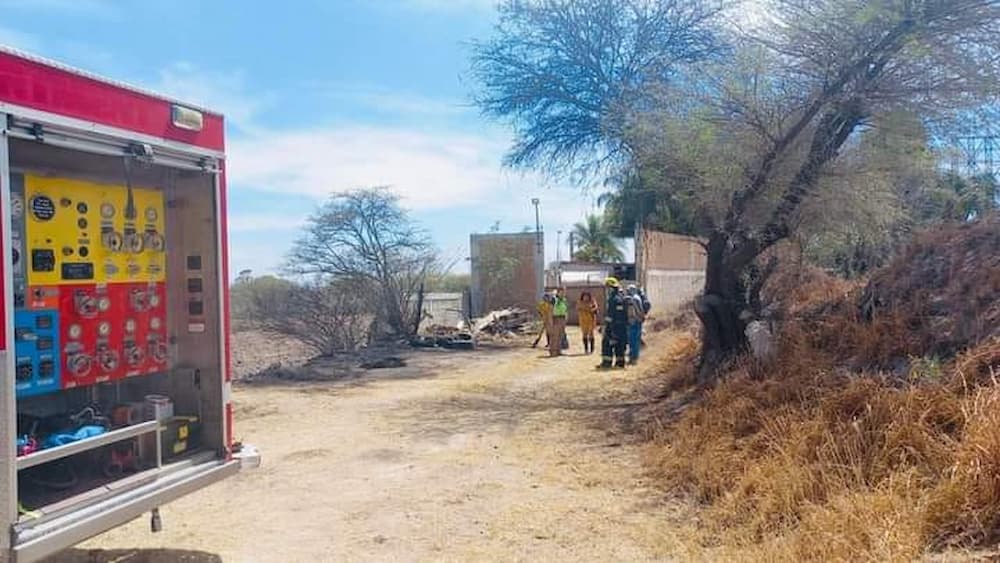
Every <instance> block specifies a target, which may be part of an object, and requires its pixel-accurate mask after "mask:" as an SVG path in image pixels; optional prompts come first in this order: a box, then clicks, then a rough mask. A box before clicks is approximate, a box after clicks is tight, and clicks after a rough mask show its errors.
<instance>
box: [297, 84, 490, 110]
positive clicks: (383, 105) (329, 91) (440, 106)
mask: <svg viewBox="0 0 1000 563" xmlns="http://www.w3.org/2000/svg"><path fill="white" fill-rule="evenodd" d="M304 87H305V88H308V89H310V90H313V91H318V92H322V95H323V96H324V97H326V98H328V99H330V100H332V101H336V102H347V103H349V104H351V105H352V106H361V107H365V108H369V109H372V110H375V111H377V112H380V113H388V114H396V115H401V116H410V117H428V116H435V117H451V116H457V115H462V114H468V113H470V112H474V111H475V110H473V109H472V108H471V107H469V104H468V102H465V101H462V100H446V99H440V98H431V97H428V96H423V95H421V94H416V93H413V92H400V91H398V90H387V89H385V88H381V87H378V86H375V85H371V84H364V83H347V82H315V83H309V84H306V85H305V86H304Z"/></svg>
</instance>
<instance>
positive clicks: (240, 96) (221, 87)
mask: <svg viewBox="0 0 1000 563" xmlns="http://www.w3.org/2000/svg"><path fill="white" fill-rule="evenodd" d="M150 87H151V89H153V90H155V91H157V92H162V93H163V94H166V95H169V96H172V97H175V98H177V99H179V100H184V101H187V102H190V103H192V104H197V105H200V106H202V107H206V108H207V109H210V110H214V111H219V112H221V113H223V114H225V116H226V117H227V119H229V121H230V123H233V124H236V125H237V126H239V127H241V128H248V127H252V125H253V120H254V117H255V116H256V115H257V113H258V112H260V111H261V110H262V109H263V108H264V107H266V106H267V105H268V103H269V97H268V96H266V95H259V96H249V95H247V94H246V92H247V90H248V88H247V86H246V79H245V77H244V74H243V73H242V72H240V71H230V72H213V71H207V70H204V69H202V68H199V67H198V66H196V65H194V64H191V63H188V62H177V63H174V64H172V65H170V66H169V67H167V68H165V69H162V70H161V71H160V73H159V77H158V80H157V82H155V83H153V84H151V85H150Z"/></svg>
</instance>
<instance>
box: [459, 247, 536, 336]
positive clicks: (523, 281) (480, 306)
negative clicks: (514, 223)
mask: <svg viewBox="0 0 1000 563" xmlns="http://www.w3.org/2000/svg"><path fill="white" fill-rule="evenodd" d="M471 250H472V252H471V260H472V266H471V272H472V283H471V286H472V287H471V289H472V314H473V316H476V317H478V316H481V315H483V314H485V313H488V312H490V311H494V310H497V309H504V308H507V307H524V308H525V309H528V310H529V311H530V310H534V308H535V304H536V303H537V302H538V299H539V298H540V297H541V289H542V287H541V284H542V275H543V274H542V268H543V260H542V256H543V255H544V248H542V247H540V245H539V239H538V236H537V235H536V234H535V233H516V234H488V235H472V237H471Z"/></svg>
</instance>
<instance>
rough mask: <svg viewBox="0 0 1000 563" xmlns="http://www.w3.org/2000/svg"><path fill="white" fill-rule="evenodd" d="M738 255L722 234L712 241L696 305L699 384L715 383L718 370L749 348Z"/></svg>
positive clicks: (744, 294)
mask: <svg viewBox="0 0 1000 563" xmlns="http://www.w3.org/2000/svg"><path fill="white" fill-rule="evenodd" d="M736 254H737V253H736V252H734V251H733V249H732V248H731V247H730V245H729V244H728V237H727V236H726V235H725V234H724V233H722V232H716V233H713V234H712V235H711V236H710V237H709V240H708V248H707V264H706V267H705V291H704V294H703V295H702V297H701V298H699V299H698V301H697V302H696V304H695V312H696V313H697V314H698V318H699V319H701V324H702V339H701V365H700V367H699V383H701V384H703V385H705V384H712V383H714V382H715V378H716V374H717V371H718V368H719V367H720V366H721V364H722V363H723V362H725V361H726V360H729V359H731V358H733V357H735V356H736V355H737V354H739V353H741V352H743V351H744V350H746V348H747V338H746V333H745V330H746V323H745V322H744V320H743V319H742V318H741V314H742V313H743V312H744V311H746V310H748V304H747V295H746V288H745V287H744V284H743V281H742V279H741V278H742V269H743V268H742V267H741V266H740V265H739V264H734V263H733V256H734V255H736Z"/></svg>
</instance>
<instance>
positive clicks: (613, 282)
mask: <svg viewBox="0 0 1000 563" xmlns="http://www.w3.org/2000/svg"><path fill="white" fill-rule="evenodd" d="M604 285H605V286H607V287H620V285H619V284H618V278H616V277H614V276H609V277H608V279H606V280H604Z"/></svg>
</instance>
